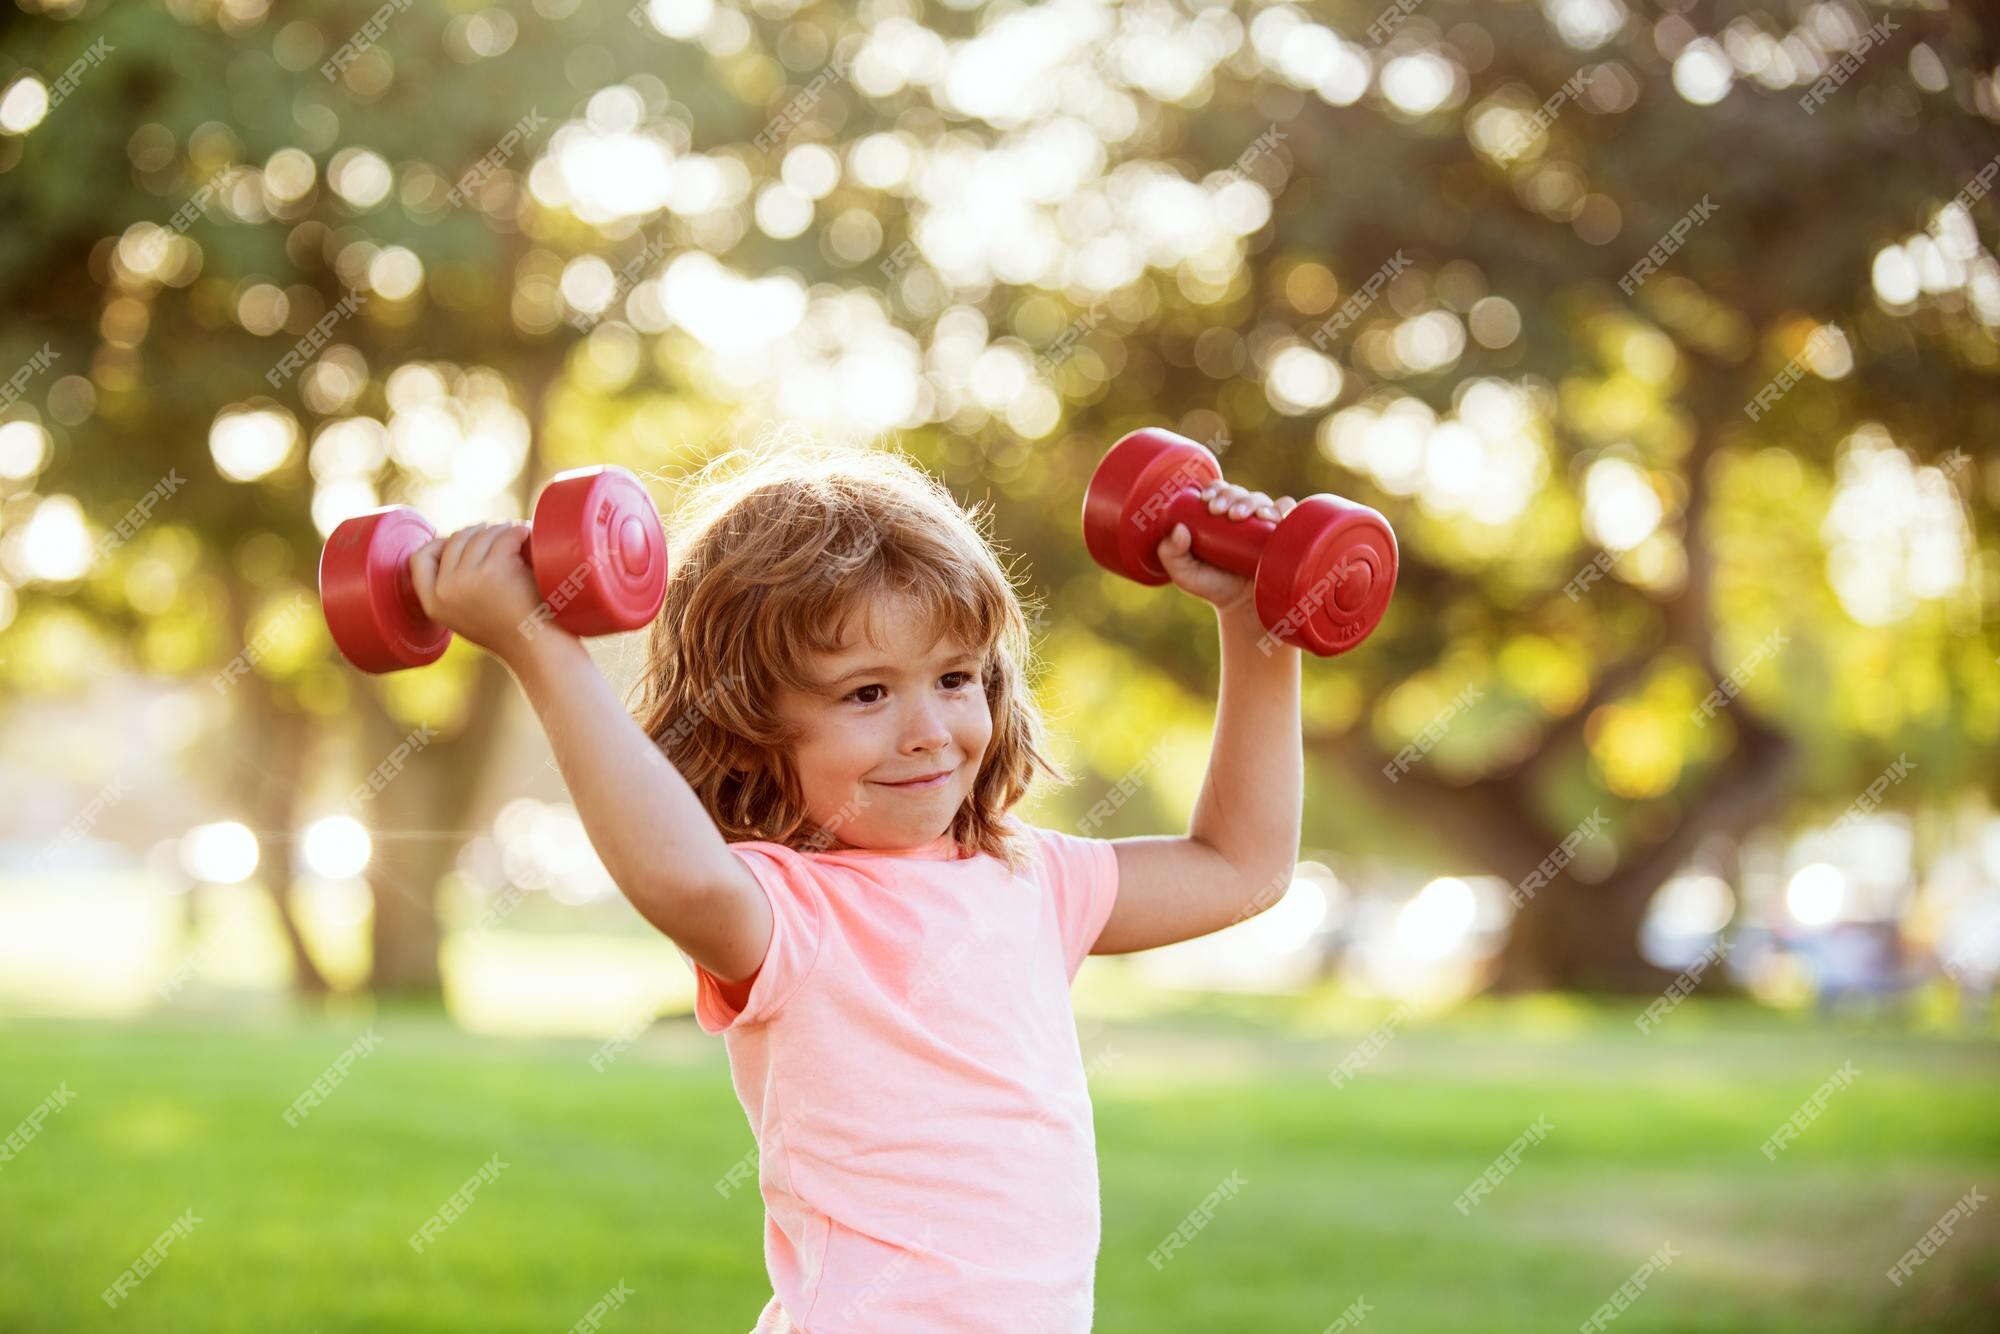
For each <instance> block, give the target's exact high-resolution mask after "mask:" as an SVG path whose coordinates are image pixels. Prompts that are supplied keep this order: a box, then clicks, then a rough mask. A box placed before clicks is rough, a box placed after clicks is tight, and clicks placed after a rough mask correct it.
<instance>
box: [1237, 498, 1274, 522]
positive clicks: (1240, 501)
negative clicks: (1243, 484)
mask: <svg viewBox="0 0 2000 1334" xmlns="http://www.w3.org/2000/svg"><path fill="white" fill-rule="evenodd" d="M1263 495H1264V493H1263V492H1262V491H1252V492H1247V493H1245V494H1243V495H1239V496H1236V497H1234V498H1233V499H1231V500H1230V502H1229V518H1230V521H1231V522H1236V521H1238V520H1240V519H1243V518H1245V517H1247V516H1248V515H1249V513H1250V511H1252V510H1254V509H1256V508H1257V497H1258V496H1263ZM1264 498H1265V499H1266V500H1269V499H1270V497H1269V496H1264Z"/></svg>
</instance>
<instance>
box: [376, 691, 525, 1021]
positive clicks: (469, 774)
mask: <svg viewBox="0 0 2000 1334" xmlns="http://www.w3.org/2000/svg"><path fill="white" fill-rule="evenodd" d="M509 682H510V678H509V676H508V674H507V670H506V669H505V668H504V667H502V666H501V665H500V662H499V660H498V659H496V658H494V657H493V656H492V655H491V654H487V653H481V654H480V655H479V658H478V660H477V662H476V663H475V664H474V666H473V684H472V692H471V693H472V698H471V700H470V701H469V703H468V705H467V708H466V711H465V719H466V721H465V723H464V725H463V727H462V728H461V730H460V732H459V734H458V735H456V736H454V737H450V738H446V737H443V736H437V737H435V738H434V739H432V738H427V737H426V736H425V734H424V731H423V728H422V727H421V726H420V727H415V728H413V727H410V726H406V725H405V724H404V723H402V722H401V721H400V720H398V719H396V718H393V717H391V716H390V715H389V713H388V712H387V711H386V710H385V709H384V708H383V706H382V704H381V701H380V699H379V698H378V697H377V696H376V695H375V694H374V693H373V692H372V691H367V690H363V691H362V692H360V693H361V695H362V698H363V699H364V700H365V701H366V704H365V705H364V716H365V718H366V720H367V722H366V726H365V728H364V736H365V738H366V745H367V750H366V751H365V752H364V756H363V762H364V764H366V765H367V770H366V771H367V772H380V773H381V774H382V775H383V777H382V779H381V787H380V790H379V791H376V792H374V793H373V795H372V796H370V797H369V798H368V799H367V801H366V802H365V803H364V807H363V812H362V818H363V821H364V823H366V824H368V825H369V826H370V830H371V832H372V833H373V835H374V838H375V856H374V858H373V859H372V860H371V861H370V862H369V868H368V882H369V888H370V889H371V890H372V891H373V896H374V905H375V913H374V922H373V926H372V928H371V932H370V934H371V939H372V943H373V946H374V967H373V970H372V972H371V975H370V987H371V988H372V989H373V990H374V991H375V993H376V994H377V995H400V996H404V997H408V998H411V999H426V1000H437V999H441V997H442V995H443V988H442V979H441V978H440V976H439V973H438V946H439V945H440V944H441V943H442V940H443V932H442V928H441V925H440V923H439V921H438V914H437V888H438V884H439V882H440V881H442V880H443V879H444V877H445V875H446V874H447V873H448V872H449V871H450V870H451V868H452V866H453V864H454V863H455V862H456V861H457V859H458V853H459V849H460V848H462V847H463V846H464V845H465V843H466V841H467V840H468V839H469V838H471V837H472V835H473V833H474V832H476V831H474V830H473V829H472V828H471V827H470V825H469V823H468V821H469V819H470V817H471V814H472V812H473V811H474V810H475V809H476V808H477V806H478V801H479V796H480V780H481V778H482V777H483V776H484V775H485V773H486V772H487V767H488V760H489V759H490V757H491V754H492V751H493V746H494V741H495V739H496V738H497V736H498V735H499V727H498V716H499V712H500V710H501V709H503V708H504V707H505V704H506V692H507V690H508V687H509ZM405 746H407V750H406V751H405V753H403V754H402V756H401V757H400V758H395V757H396V756H397V752H398V748H399V747H405ZM385 762H386V763H389V764H392V765H393V766H394V767H393V769H390V768H380V767H379V766H383V765H384V764H385Z"/></svg>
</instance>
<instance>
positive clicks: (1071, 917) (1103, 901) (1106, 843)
mask: <svg viewBox="0 0 2000 1334" xmlns="http://www.w3.org/2000/svg"><path fill="white" fill-rule="evenodd" d="M1024 828H1025V829H1026V830H1027V832H1028V834H1029V836H1030V837H1031V838H1032V840H1033V844H1032V846H1033V848H1034V852H1035V857H1036V860H1037V861H1038V862H1039V863H1040V866H1041V871H1042V878H1043V882H1044V884H1046V885H1047V887H1048V891H1049V894H1050V896H1051V897H1052V898H1053V900H1054V904H1055V915H1056V927H1057V930H1058V931H1059V932H1060V933H1061V935H1062V947H1063V968H1064V970H1065V971H1066V972H1067V974H1068V975H1069V979H1070V981H1072V982H1074V981H1075V980H1076V974H1077V970H1078V969H1080V968H1082V967H1083V961H1084V959H1085V957H1086V956H1088V955H1089V953H1090V947H1091V946H1092V945H1094V944H1096V943H1097V937H1098V936H1099V935H1100V934H1101V933H1102V932H1103V930H1104V924H1105V922H1107V921H1109V920H1110V918H1111V905H1112V904H1113V903H1115V902H1116V901H1117V899H1118V852H1117V849H1115V848H1114V847H1113V846H1112V844H1111V840H1110V839H1108V838H1084V837H1082V836H1080V835H1077V834H1065V833H1062V832H1060V831H1058V830H1054V829H1039V828H1036V827H1035V826H1033V825H1027V826H1024Z"/></svg>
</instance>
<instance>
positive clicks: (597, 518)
mask: <svg viewBox="0 0 2000 1334" xmlns="http://www.w3.org/2000/svg"><path fill="white" fill-rule="evenodd" d="M436 536H437V530H436V529H434V528H432V527H431V525H430V522H429V521H428V520H426V519H425V518H424V517H423V515H421V514H419V513H417V512H416V511H415V510H413V509H410V508H409V507H408V506H405V505H391V506H389V507H387V508H385V509H378V510H370V511H369V512H368V513H366V514H357V515H355V516H354V517H353V518H351V519H348V520H346V521H345V522H343V523H342V524H341V525H340V526H339V527H337V528H335V529H334V530H333V535H332V536H331V537H329V538H328V539H327V542H326V549H325V550H323V551H321V552H320V557H319V598H320V605H321V607H322V608H323V609H324V610H325V612H326V627H327V629H328V630H330V631H332V632H333V642H334V644H335V645H336V646H337V647H338V648H339V649H340V651H341V653H342V655H344V656H345V657H346V658H347V660H348V661H349V662H351V663H353V664H354V665H355V666H356V667H359V668H360V669H361V670H362V671H364V672H393V671H400V670H401V669H402V668H405V667H421V666H423V665H424V664H425V663H427V662H435V661H437V659H438V657H439V655H441V654H442V653H443V652H444V650H445V645H447V644H449V643H450V642H451V631H449V630H447V629H445V628H444V627H443V626H442V625H439V624H438V623H437V622H436V621H433V620H432V619H431V618H430V617H428V616H426V615H424V609H423V606H422V604H421V603H419V602H418V601H417V592H416V588H415V586H414V585H413V584H412V583H411V582H410V556H411V554H412V553H413V552H415V551H416V550H417V548H418V547H421V546H423V545H424V544H425V543H427V542H429V541H430V540H431V539H432V538H434V537H436ZM522 554H523V555H525V556H526V557H527V559H528V562H529V564H531V565H532V566H534V570H535V584H536V586H537V587H539V588H540V589H541V591H542V605H543V606H544V607H546V608H548V615H549V617H550V619H553V620H554V621H555V623H556V624H557V625H560V626H561V627H562V628H563V629H565V630H567V631H569V632H570V633H571V634H575V635H610V634H617V633H618V632H619V631H621V630H635V629H637V628H638V627H639V626H642V625H644V624H646V622H648V621H650V620H652V619H653V617H654V616H655V615H656V614H657V613H658V612H659V610H660V603H661V602H662V601H663V600H664V599H665V598H666V593H667V542H666V536H665V534H664V533H663V532H662V531H661V528H660V512H659V510H658V509H656V508H654V505H653V498H652V497H651V496H649V495H647V494H646V488H645V487H644V486H643V485H642V484H641V483H640V481H639V479H638V478H637V477H634V476H633V475H632V474H631V473H629V472H627V471H625V469H623V468H615V467H608V466H606V467H597V468H575V469H572V470H571V471H569V472H565V473H558V474H556V476H554V477H552V478H550V479H549V484H548V485H547V486H546V487H544V488H543V489H542V494H541V496H540V497H539V498H537V499H536V501H535V517H534V525H533V528H532V530H531V531H530V533H529V535H528V541H527V543H526V544H525V545H524V546H523V547H522Z"/></svg>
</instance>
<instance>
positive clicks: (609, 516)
mask: <svg viewBox="0 0 2000 1334" xmlns="http://www.w3.org/2000/svg"><path fill="white" fill-rule="evenodd" d="M528 545H529V555H530V558H531V559H532V561H533V563H534V567H535V584H536V586H537V587H538V588H540V589H541V592H542V600H543V602H544V604H545V605H546V606H547V607H548V608H549V610H550V612H551V613H553V615H554V619H555V621H556V624H558V625H560V626H562V627H563V628H564V629H565V630H568V631H569V632H570V633H571V634H576V635H609V634H617V633H618V632H619V631H621V630H633V629H637V628H638V627H639V626H642V625H644V624H646V623H647V622H648V621H650V620H652V619H653V617H654V616H655V615H657V614H658V612H659V610H660V604H661V602H663V601H664V600H665V598H666V591H667V542H666V536H665V534H664V533H663V532H662V531H661V529H660V512H659V510H658V509H656V508H654V505H653V498H652V497H651V496H650V495H648V494H647V492H646V487H645V485H644V483H642V482H640V480H639V479H638V478H637V477H634V476H633V475H632V474H631V473H629V472H627V471H626V470H625V469H623V468H618V467H612V466H609V465H604V466H599V467H594V468H574V469H571V470H570V471H568V472H564V473H558V474H557V475H556V476H554V477H552V478H550V479H549V484H548V485H547V486H546V487H544V488H543V489H542V494H541V496H540V498H539V499H537V500H536V502H535V524H534V536H533V538H532V540H531V541H530V542H529V544H528Z"/></svg>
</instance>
